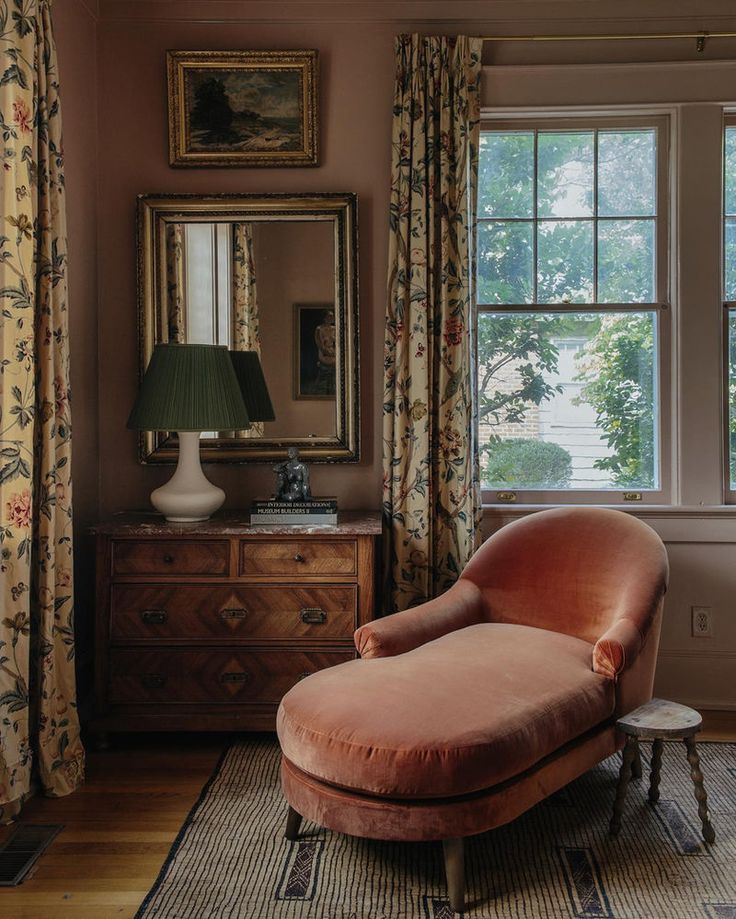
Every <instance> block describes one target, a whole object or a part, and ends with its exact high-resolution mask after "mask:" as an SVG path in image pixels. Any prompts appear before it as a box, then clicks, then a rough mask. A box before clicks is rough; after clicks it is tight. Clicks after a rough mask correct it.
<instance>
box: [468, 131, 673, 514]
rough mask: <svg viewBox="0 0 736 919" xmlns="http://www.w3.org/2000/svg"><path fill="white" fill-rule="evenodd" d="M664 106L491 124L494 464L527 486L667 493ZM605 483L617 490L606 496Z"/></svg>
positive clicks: (482, 203)
mask: <svg viewBox="0 0 736 919" xmlns="http://www.w3.org/2000/svg"><path fill="white" fill-rule="evenodd" d="M663 129H664V120H663V119H651V120H649V122H648V123H642V122H638V123H632V122H630V121H627V122H626V123H619V124H612V123H611V122H610V121H608V122H606V123H605V124H602V123H600V121H599V123H598V124H595V123H591V122H590V121H588V122H587V123H584V124H583V123H580V122H572V123H571V122H565V123H564V125H563V124H560V127H557V124H556V123H550V122H547V123H546V124H541V123H539V124H534V125H532V124H530V125H526V124H525V125H524V126H523V127H520V126H518V125H517V124H510V125H501V124H499V123H495V124H494V123H492V122H489V123H486V124H485V125H484V130H483V133H482V135H481V152H480V168H479V209H478V210H479V227H478V304H479V306H478V309H479V321H478V356H479V360H478V395H479V433H480V443H481V456H482V460H481V473H482V475H481V478H482V481H483V484H484V487H485V488H486V489H493V491H492V492H490V493H486V495H485V498H486V500H491V501H493V500H494V498H495V494H494V492H495V490H496V489H498V490H506V491H508V490H512V491H515V492H519V493H520V494H519V497H520V498H526V499H527V500H532V501H534V500H544V494H545V493H548V492H552V493H553V494H554V499H555V500H556V501H559V500H561V499H562V500H564V499H565V493H571V494H570V496H569V498H568V500H586V498H584V497H582V496H583V495H585V496H587V499H593V500H595V495H600V498H599V499H598V500H605V501H606V502H609V501H611V500H612V498H613V495H612V492H617V491H618V492H621V491H622V490H624V489H627V490H629V489H631V490H637V491H648V492H650V494H649V495H648V497H647V500H657V497H658V496H657V494H656V493H657V492H660V495H659V499H660V500H661V497H662V496H661V478H662V477H661V470H660V455H661V446H660V439H661V438H660V417H659V414H660V393H659V371H658V368H659V363H660V352H661V340H660V339H661V336H662V329H661V317H660V304H661V303H662V302H664V301H665V300H666V267H665V266H666V263H667V258H666V227H665V226H664V224H665V223H666V219H665V218H666V212H665V207H664V206H663V205H664V204H665V202H664V200H663V199H664V195H663V189H665V188H666V184H665V183H664V182H663V178H664V177H663V174H662V173H663V172H664V171H665V169H664V161H663V155H664V154H665V151H666V144H665V142H664V141H663V137H662V135H663V134H664V130H663ZM604 495H605V497H604Z"/></svg>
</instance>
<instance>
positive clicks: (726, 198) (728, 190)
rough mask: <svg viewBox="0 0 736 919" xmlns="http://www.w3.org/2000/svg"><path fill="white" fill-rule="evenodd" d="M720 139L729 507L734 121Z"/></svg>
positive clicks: (732, 474)
mask: <svg viewBox="0 0 736 919" xmlns="http://www.w3.org/2000/svg"><path fill="white" fill-rule="evenodd" d="M723 135H724V140H723V145H724V150H723V300H724V306H725V309H726V325H727V329H726V343H727V350H728V360H727V372H728V382H727V387H726V396H727V405H728V409H727V424H728V438H727V439H728V449H727V456H728V469H727V475H726V479H727V484H726V490H727V492H728V493H729V494H728V496H729V500H730V501H731V502H732V503H733V502H734V501H736V119H733V118H732V117H731V118H728V119H726V126H725V129H724V132H723Z"/></svg>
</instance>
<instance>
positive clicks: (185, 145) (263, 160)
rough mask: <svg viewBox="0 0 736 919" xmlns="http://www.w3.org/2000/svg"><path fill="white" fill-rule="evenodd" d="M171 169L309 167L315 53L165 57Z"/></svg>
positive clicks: (314, 130) (313, 151) (315, 122)
mask: <svg viewBox="0 0 736 919" xmlns="http://www.w3.org/2000/svg"><path fill="white" fill-rule="evenodd" d="M166 61H167V73H168V100H169V163H170V165H171V166H241V167H242V166H316V165H318V155H319V150H318V148H319V118H318V115H319V112H318V90H317V81H318V69H319V54H318V52H317V51H314V50H305V51H167V52H166Z"/></svg>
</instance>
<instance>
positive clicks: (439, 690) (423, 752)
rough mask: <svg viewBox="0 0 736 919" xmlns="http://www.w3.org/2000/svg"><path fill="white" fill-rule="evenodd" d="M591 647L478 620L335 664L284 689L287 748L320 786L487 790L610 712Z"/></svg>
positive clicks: (422, 794) (606, 686) (607, 686)
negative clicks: (387, 652)
mask: <svg viewBox="0 0 736 919" xmlns="http://www.w3.org/2000/svg"><path fill="white" fill-rule="evenodd" d="M592 652H593V646H592V645H591V644H589V643H588V642H586V641H583V640H582V639H579V638H574V637H572V636H569V635H562V634H560V633H557V632H550V631H547V630H545V629H537V628H533V627H531V626H524V625H516V624H510V623H483V624H480V625H472V626H468V627H467V628H464V629H460V630H458V631H456V632H452V633H450V634H448V635H445V636H443V637H442V638H438V639H436V640H435V641H431V642H428V643H427V644H425V645H422V646H420V647H418V648H416V649H414V650H412V651H409V652H407V653H405V654H400V655H398V656H396V657H385V658H374V659H370V660H355V661H349V662H348V663H345V664H339V665H338V666H336V667H330V668H329V669H327V670H323V671H321V672H319V673H316V674H314V675H313V676H310V677H308V678H307V679H305V680H303V681H302V682H300V683H298V684H297V685H296V686H295V687H294V688H293V689H292V690H291V691H290V692H288V693H287V694H286V695H285V696H284V698H283V700H282V703H281V706H280V708H279V713H278V722H277V725H278V734H279V740H280V741H281V748H282V751H283V753H284V755H285V757H286V758H287V759H288V760H290V761H291V762H292V763H294V765H295V766H297V767H298V768H299V769H301V770H302V771H303V772H306V773H308V774H309V775H311V776H314V777H315V778H317V779H319V780H321V781H323V782H327V783H330V784H333V785H337V786H340V787H343V788H347V789H351V790H355V791H362V792H367V793H369V794H373V795H378V796H386V797H392V798H395V797H399V798H443V797H453V796H456V795H462V794H467V793H469V792H473V791H480V790H481V789H486V788H491V787H492V786H494V785H496V784H498V783H499V782H503V781H504V780H506V779H509V778H511V777H513V776H515V775H518V773H519V772H521V771H523V770H524V769H527V768H529V767H530V766H532V765H534V763H536V762H537V761H539V760H540V759H542V758H543V757H545V756H546V755H548V754H550V753H552V752H553V751H555V750H556V749H557V748H558V747H560V746H562V745H563V744H565V743H567V742H568V741H572V740H574V739H575V738H577V737H579V736H580V735H581V734H583V733H584V732H585V731H588V730H590V729H591V728H593V727H595V726H596V725H599V724H601V723H602V722H605V721H606V720H607V719H609V718H610V717H611V715H612V714H613V711H614V684H613V682H612V681H611V680H610V679H608V678H607V677H605V676H603V675H601V674H598V673H594V672H593V670H592V666H591V661H592Z"/></svg>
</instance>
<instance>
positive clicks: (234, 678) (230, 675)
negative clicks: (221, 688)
mask: <svg viewBox="0 0 736 919" xmlns="http://www.w3.org/2000/svg"><path fill="white" fill-rule="evenodd" d="M247 680H248V674H247V673H244V672H242V671H240V670H232V671H229V672H227V673H221V674H220V682H221V683H245V682H247Z"/></svg>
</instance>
